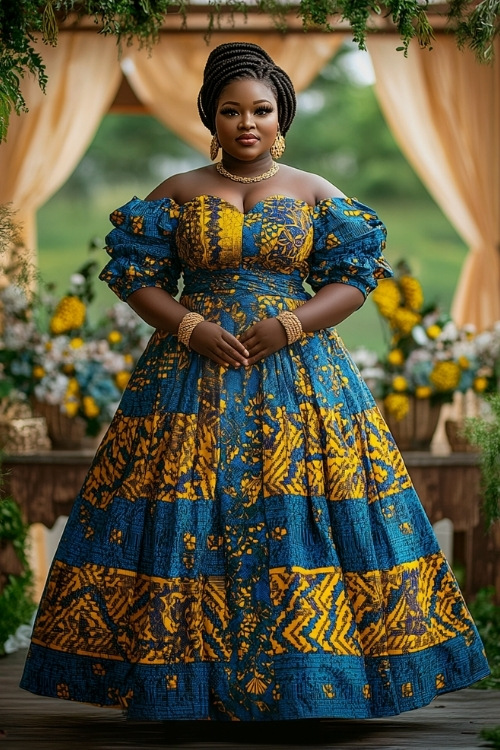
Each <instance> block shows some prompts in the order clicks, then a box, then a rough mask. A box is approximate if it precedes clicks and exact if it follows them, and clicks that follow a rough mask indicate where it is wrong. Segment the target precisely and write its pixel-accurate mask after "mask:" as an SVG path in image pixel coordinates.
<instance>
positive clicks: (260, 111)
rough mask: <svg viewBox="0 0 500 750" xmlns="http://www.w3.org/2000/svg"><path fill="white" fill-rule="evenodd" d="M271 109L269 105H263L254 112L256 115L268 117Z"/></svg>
mask: <svg viewBox="0 0 500 750" xmlns="http://www.w3.org/2000/svg"><path fill="white" fill-rule="evenodd" d="M273 111H274V110H273V108H272V107H270V106H269V105H263V106H261V107H258V108H257V109H256V110H255V114H256V115H270V114H272V112H273Z"/></svg>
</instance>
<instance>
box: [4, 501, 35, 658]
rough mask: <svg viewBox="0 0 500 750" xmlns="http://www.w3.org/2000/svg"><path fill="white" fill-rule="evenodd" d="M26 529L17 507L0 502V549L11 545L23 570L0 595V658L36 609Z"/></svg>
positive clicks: (8, 583) (10, 580) (6, 502)
mask: <svg viewBox="0 0 500 750" xmlns="http://www.w3.org/2000/svg"><path fill="white" fill-rule="evenodd" d="M27 533H28V527H27V526H26V524H25V523H24V522H23V519H22V516H21V511H20V510H19V507H18V505H17V503H15V502H14V500H13V499H12V498H10V497H6V498H3V499H0V547H1V546H2V544H4V543H5V542H11V543H12V545H13V547H14V550H15V552H16V554H17V557H18V558H19V561H20V563H21V565H22V567H23V571H22V573H21V574H20V575H10V576H9V578H8V581H7V583H6V585H5V588H4V589H3V591H2V593H1V594H0V656H1V655H2V654H3V653H4V649H3V645H4V643H5V642H6V640H7V639H8V637H9V636H10V635H13V634H14V633H15V632H16V630H17V628H18V627H19V625H23V624H25V623H27V622H29V619H30V617H31V615H32V614H33V611H34V609H35V605H34V603H33V600H32V597H31V587H32V583H33V574H32V572H31V570H30V568H29V565H28V560H27V557H26V538H27Z"/></svg>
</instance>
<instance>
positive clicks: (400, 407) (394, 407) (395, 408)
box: [384, 393, 410, 422]
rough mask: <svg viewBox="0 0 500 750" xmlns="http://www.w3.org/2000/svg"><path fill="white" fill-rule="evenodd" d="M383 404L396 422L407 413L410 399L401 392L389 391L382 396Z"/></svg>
mask: <svg viewBox="0 0 500 750" xmlns="http://www.w3.org/2000/svg"><path fill="white" fill-rule="evenodd" d="M384 406H385V408H386V409H387V411H388V413H389V414H392V416H393V417H394V419H396V420H397V421H398V422H399V420H401V419H403V417H405V416H406V415H407V414H408V411H409V409H410V400H409V398H408V396H405V395H404V394H403V393H389V395H388V396H386V397H385V398H384Z"/></svg>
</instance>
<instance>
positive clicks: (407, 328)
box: [391, 307, 420, 336]
mask: <svg viewBox="0 0 500 750" xmlns="http://www.w3.org/2000/svg"><path fill="white" fill-rule="evenodd" d="M417 323H420V315H418V313H416V312H413V310H409V309H408V308H407V307H398V309H397V310H396V311H395V312H394V314H393V316H392V317H391V326H392V327H393V329H395V330H396V331H398V332H399V333H400V334H401V335H402V336H409V335H410V333H411V331H412V328H413V327H414V326H416V325H417Z"/></svg>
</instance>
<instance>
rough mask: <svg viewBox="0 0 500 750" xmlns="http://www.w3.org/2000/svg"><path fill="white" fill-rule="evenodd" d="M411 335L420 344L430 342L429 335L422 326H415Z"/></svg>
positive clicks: (424, 344)
mask: <svg viewBox="0 0 500 750" xmlns="http://www.w3.org/2000/svg"><path fill="white" fill-rule="evenodd" d="M411 335H412V337H413V340H414V341H415V342H416V343H417V344H418V345H419V346H427V344H428V343H429V340H430V339H429V337H428V336H427V334H426V332H425V330H424V329H423V327H422V326H413V329H412V332H411Z"/></svg>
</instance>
